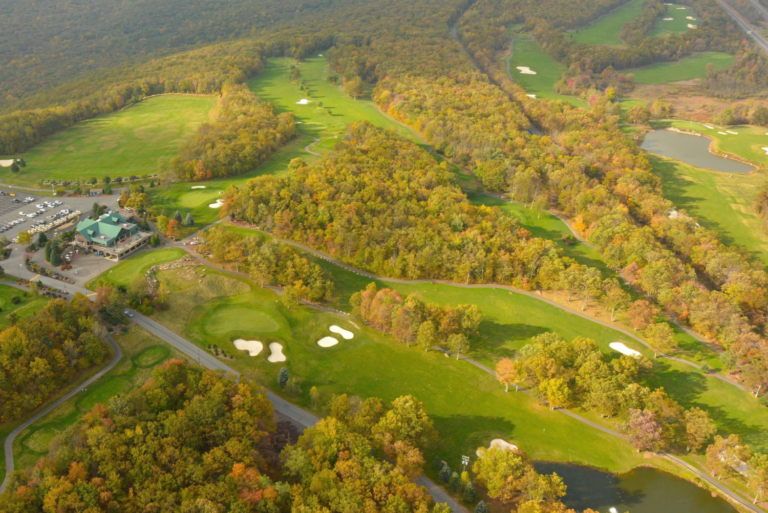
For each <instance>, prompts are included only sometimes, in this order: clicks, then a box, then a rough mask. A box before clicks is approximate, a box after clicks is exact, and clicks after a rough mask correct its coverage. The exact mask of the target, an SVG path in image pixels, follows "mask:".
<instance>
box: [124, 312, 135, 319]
mask: <svg viewBox="0 0 768 513" xmlns="http://www.w3.org/2000/svg"><path fill="white" fill-rule="evenodd" d="M123 313H124V314H125V315H127V316H128V317H130V318H133V312H131V311H130V310H126V311H125V312H123Z"/></svg>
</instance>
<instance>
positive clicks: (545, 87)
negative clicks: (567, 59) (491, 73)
mask: <svg viewBox="0 0 768 513" xmlns="http://www.w3.org/2000/svg"><path fill="white" fill-rule="evenodd" d="M503 66H506V64H503ZM518 66H527V67H529V68H531V70H533V71H535V72H536V75H525V74H523V73H520V70H518V69H517V67H518ZM565 71H566V67H565V66H564V65H563V64H561V63H559V62H557V61H556V60H554V59H553V58H552V57H550V56H549V55H547V54H546V53H544V50H542V49H541V46H540V45H539V43H537V42H536V41H533V40H530V39H528V40H527V39H520V40H516V41H515V42H514V44H513V47H512V55H511V56H510V57H509V72H510V74H511V75H512V79H513V80H514V81H515V82H517V83H518V84H520V87H522V88H523V89H525V92H526V93H527V94H533V95H536V97H537V98H548V99H551V100H564V101H567V102H569V103H572V104H573V105H575V106H577V107H586V106H587V102H585V101H584V100H582V99H580V98H577V97H576V96H568V95H562V94H557V93H555V91H554V86H555V83H556V82H557V81H558V80H560V77H561V76H562V75H563V73H565Z"/></svg>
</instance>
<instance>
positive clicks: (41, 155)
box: [0, 95, 218, 185]
mask: <svg viewBox="0 0 768 513" xmlns="http://www.w3.org/2000/svg"><path fill="white" fill-rule="evenodd" d="M217 102H218V99H217V97H215V96H192V95H164V96H156V97H153V98H148V99H146V100H143V101H141V102H139V103H137V104H135V105H132V106H130V107H128V108H126V109H125V110H123V111H121V112H116V113H113V114H107V115H105V116H99V117H97V118H94V119H90V120H87V121H83V122H81V123H78V124H76V125H74V126H72V127H70V128H68V129H67V130H64V131H62V132H60V133H58V134H56V135H54V136H53V137H51V138H49V139H47V140H46V141H44V142H42V143H41V144H39V145H37V146H35V147H34V148H32V149H31V150H29V151H28V152H27V153H25V154H23V155H16V157H23V158H24V160H25V161H26V163H27V167H26V168H23V170H22V171H21V172H20V173H17V174H14V173H11V171H10V168H0V177H2V180H3V181H4V182H5V183H11V184H18V185H35V184H36V183H38V182H40V181H42V180H46V179H55V180H58V181H64V180H70V181H71V180H75V179H86V180H87V179H90V178H92V177H96V178H98V179H99V180H101V179H102V178H103V177H104V176H107V175H108V176H110V177H111V178H115V177H117V176H122V177H128V176H130V175H142V174H145V173H153V172H155V171H156V170H157V161H158V159H160V158H162V157H168V158H170V157H173V156H175V155H177V154H178V151H179V148H180V147H181V146H182V145H183V144H184V142H185V141H186V140H187V138H188V137H189V136H190V135H192V133H193V132H194V131H195V130H196V129H197V127H198V126H200V125H201V124H202V123H205V122H207V121H210V120H211V119H212V115H213V112H214V110H215V108H216V105H217Z"/></svg>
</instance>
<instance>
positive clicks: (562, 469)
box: [534, 461, 736, 513]
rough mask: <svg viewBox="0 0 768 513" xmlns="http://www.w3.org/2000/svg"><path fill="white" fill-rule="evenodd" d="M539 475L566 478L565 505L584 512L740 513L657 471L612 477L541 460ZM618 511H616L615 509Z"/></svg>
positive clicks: (594, 471)
mask: <svg viewBox="0 0 768 513" xmlns="http://www.w3.org/2000/svg"><path fill="white" fill-rule="evenodd" d="M534 466H535V467H536V470H537V471H538V472H539V473H543V474H551V473H552V472H557V475H558V476H560V477H562V478H563V481H564V482H565V484H566V486H567V487H568V492H567V493H566V495H565V497H564V498H563V502H564V503H565V505H566V506H568V507H569V508H573V509H575V510H577V511H582V510H584V509H586V508H592V509H593V510H595V511H599V512H600V513H616V512H618V513H625V512H627V511H628V512H629V513H666V512H674V513H736V508H734V507H733V506H731V505H730V504H728V503H727V502H726V501H725V500H723V499H721V498H719V497H712V494H711V493H710V492H708V491H707V490H704V489H702V488H699V487H698V486H696V485H695V484H693V483H691V482H689V481H686V480H685V479H681V478H679V477H676V476H674V475H672V474H669V473H667V472H664V471H661V470H657V469H655V468H647V467H638V468H636V469H634V470H632V471H630V472H627V473H626V474H620V475H616V474H611V473H609V472H601V471H599V470H595V469H592V468H589V467H583V466H580V465H570V464H568V463H551V462H544V461H539V462H535V463H534ZM613 508H615V509H613Z"/></svg>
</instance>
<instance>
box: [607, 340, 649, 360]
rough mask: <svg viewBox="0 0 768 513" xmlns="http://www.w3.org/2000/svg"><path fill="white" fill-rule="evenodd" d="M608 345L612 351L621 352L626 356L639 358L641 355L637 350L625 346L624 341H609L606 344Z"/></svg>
mask: <svg viewBox="0 0 768 513" xmlns="http://www.w3.org/2000/svg"><path fill="white" fill-rule="evenodd" d="M608 347H610V348H611V349H613V350H614V351H618V352H620V353H621V354H624V355H627V356H634V357H635V358H640V357H641V356H643V355H641V354H640V353H639V352H638V351H635V350H634V349H630V348H628V347H627V346H625V345H624V342H611V343H610V344H608Z"/></svg>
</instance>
